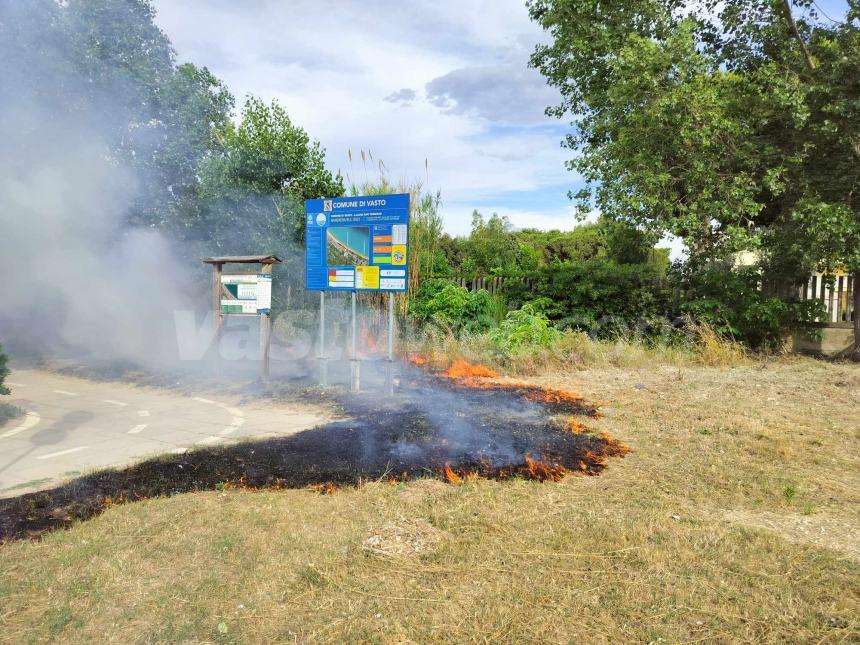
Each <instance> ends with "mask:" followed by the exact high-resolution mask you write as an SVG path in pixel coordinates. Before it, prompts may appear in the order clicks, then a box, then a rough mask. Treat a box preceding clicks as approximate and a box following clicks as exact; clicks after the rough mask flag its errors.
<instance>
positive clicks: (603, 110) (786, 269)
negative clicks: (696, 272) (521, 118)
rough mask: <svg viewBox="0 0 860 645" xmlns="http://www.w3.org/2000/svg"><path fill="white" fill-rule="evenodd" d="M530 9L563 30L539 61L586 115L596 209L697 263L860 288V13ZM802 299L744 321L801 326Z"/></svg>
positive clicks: (805, 2) (647, 6)
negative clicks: (679, 247) (847, 277)
mask: <svg viewBox="0 0 860 645" xmlns="http://www.w3.org/2000/svg"><path fill="white" fill-rule="evenodd" d="M529 9H530V13H531V16H532V18H533V19H534V20H536V21H537V22H538V23H539V24H540V25H541V26H542V27H543V28H544V29H546V30H547V31H548V32H550V33H551V35H552V41H551V42H550V43H549V44H546V45H541V46H539V47H538V48H537V50H536V52H535V54H534V55H533V57H532V64H533V65H534V66H535V67H537V68H538V69H539V70H540V71H541V72H542V73H543V74H544V75H545V76H546V78H547V80H548V82H550V83H551V84H553V85H555V86H556V87H558V88H559V90H560V91H561V94H562V97H563V100H562V103H561V105H559V106H557V107H555V108H553V110H552V111H553V112H554V113H555V114H557V115H558V116H563V115H565V114H570V115H574V118H575V125H576V130H575V133H573V134H571V135H570V136H569V137H568V138H567V140H566V145H567V146H568V147H570V148H572V149H575V150H577V152H578V154H577V155H576V157H575V158H574V159H573V160H572V161H571V162H570V166H571V168H572V169H574V170H577V171H578V172H580V173H581V174H582V176H583V177H584V178H585V180H586V182H587V186H586V188H585V189H584V190H582V191H580V192H578V193H577V194H576V197H577V200H578V206H579V208H580V211H581V212H582V213H585V212H589V211H591V210H592V209H594V208H598V209H599V210H600V211H601V212H602V213H604V214H605V215H606V216H608V217H610V218H612V219H614V220H617V221H623V222H628V223H631V224H635V225H637V226H638V227H639V228H640V229H641V230H644V231H649V232H654V233H655V234H659V233H665V232H670V233H673V234H675V235H677V236H679V237H681V238H682V239H684V240H685V241H686V243H687V246H688V247H689V249H690V252H691V256H692V259H693V260H694V263H695V264H696V265H697V266H699V265H701V264H702V263H704V262H706V261H710V260H715V259H721V258H726V257H729V255H730V253H732V252H733V251H738V250H758V251H760V254H761V259H762V262H763V265H764V266H765V267H767V268H768V270H769V274H770V275H775V276H776V277H778V278H781V279H786V280H788V281H792V282H795V283H802V282H803V281H805V279H806V278H807V276H808V274H809V271H810V269H812V268H815V267H817V266H822V267H825V268H829V269H831V270H832V269H833V268H835V267H837V266H839V267H841V268H843V269H847V270H848V271H849V272H857V273H856V275H857V276H858V279H860V252H858V250H857V249H858V248H860V200H858V197H857V196H858V195H860V163H858V155H860V134H858V132H860V129H858V123H860V102H858V101H857V87H858V82H860V29H858V28H857V20H858V19H860V5H858V3H856V2H853V1H852V2H849V3H848V6H847V8H846V11H847V14H846V15H845V16H844V19H843V20H829V19H825V18H822V17H821V16H819V14H818V13H817V11H816V6H815V3H813V2H812V1H811V0H795V1H794V2H779V1H773V0H727V1H726V2H720V3H717V2H710V1H708V2H704V3H682V2H677V1H676V0H640V1H639V2H633V3H631V2H624V1H622V0H610V1H609V2H607V1H605V0H530V2H529ZM793 13H794V14H795V15H793ZM786 304H787V305H788V306H787V308H786V307H783V306H782V305H779V304H778V303H776V302H769V303H760V305H759V306H757V307H747V308H744V310H743V313H738V316H740V317H743V316H745V315H754V314H753V311H754V310H756V309H757V310H758V312H759V313H760V314H761V315H763V316H766V317H767V318H768V320H767V321H765V320H763V321H762V326H763V327H765V328H770V329H771V330H772V329H773V327H774V325H776V322H775V321H777V320H790V319H791V318H792V317H793V316H794V314H792V313H791V311H794V310H795V309H796V308H795V307H793V305H792V304H791V303H790V302H788V303H786ZM801 317H802V316H801ZM857 330H858V332H860V322H858V325H857ZM770 336H772V334H771V332H768V333H766V334H764V335H763V336H760V335H759V334H753V335H752V336H751V337H757V338H759V340H761V339H762V338H764V337H770ZM857 336H858V339H857V341H858V347H857V350H858V356H860V333H858V334H857ZM768 342H770V341H768Z"/></svg>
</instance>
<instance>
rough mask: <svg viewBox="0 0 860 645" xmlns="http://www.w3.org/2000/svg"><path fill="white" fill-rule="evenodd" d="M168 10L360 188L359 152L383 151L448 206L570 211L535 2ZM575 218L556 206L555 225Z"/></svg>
mask: <svg viewBox="0 0 860 645" xmlns="http://www.w3.org/2000/svg"><path fill="white" fill-rule="evenodd" d="M154 4H155V8H156V10H157V16H156V22H157V24H158V25H159V26H160V27H161V28H162V29H164V31H165V32H166V33H167V35H168V36H169V37H170V39H171V40H172V41H173V43H174V45H175V47H176V49H177V52H178V56H179V59H180V60H182V61H185V60H188V61H191V62H194V63H195V64H197V65H201V66H202V65H205V66H207V67H209V69H210V70H211V71H212V72H213V73H214V74H215V75H216V76H218V77H220V78H222V79H223V80H225V81H226V82H227V84H228V86H229V87H230V88H231V90H232V91H233V92H234V93H235V94H236V96H237V98H238V99H239V101H240V102H241V100H242V99H243V98H244V96H245V95H246V94H254V95H256V96H260V97H261V98H263V99H264V100H271V99H277V100H278V101H280V102H281V103H282V104H283V105H284V107H285V108H286V109H287V110H288V112H289V114H290V116H291V118H292V119H293V121H294V122H295V123H298V124H300V125H301V126H303V127H304V128H305V129H307V131H308V133H309V134H310V135H311V136H312V137H313V138H316V139H319V140H320V141H321V142H322V144H323V146H324V147H326V149H327V152H328V163H329V166H330V167H331V168H332V169H334V170H337V169H340V170H342V171H344V173H348V174H350V175H351V176H352V177H353V179H356V180H358V181H361V180H363V179H364V176H365V168H364V166H363V165H362V164H361V162H358V163H355V162H354V163H353V164H352V165H350V163H349V161H348V159H347V151H348V150H352V152H353V158H354V159H355V158H356V154H357V152H358V151H359V149H365V150H368V149H369V150H372V152H373V156H374V158H375V159H376V160H378V159H382V160H384V162H385V165H386V167H387V168H388V169H389V171H390V175H391V177H392V179H395V180H396V179H400V178H410V179H422V180H425V182H426V183H427V185H428V188H430V189H433V190H435V189H440V190H441V191H442V194H443V200H444V202H445V203H446V204H469V203H473V202H474V203H476V204H477V203H478V202H479V201H484V202H486V201H487V200H492V199H493V198H494V197H496V196H499V195H501V194H503V193H507V192H510V191H533V192H534V193H535V196H536V197H544V195H543V193H545V192H546V191H552V192H553V198H554V199H549V200H548V199H536V200H535V201H536V202H541V203H546V202H554V203H555V202H556V201H557V202H558V203H564V193H565V192H566V190H567V187H570V186H571V185H573V183H574V182H575V181H576V176H575V175H574V174H572V173H570V172H568V171H567V170H566V169H565V168H564V161H565V159H567V158H568V157H569V156H570V151H566V150H564V149H562V148H560V146H559V141H560V139H561V138H562V131H561V130H560V129H559V128H557V127H547V125H548V124H555V125H557V124H558V122H557V121H555V120H554V119H549V118H548V117H545V116H543V115H542V110H543V108H544V107H546V106H547V105H550V104H552V103H554V102H555V99H554V97H555V94H554V91H553V90H550V89H549V88H547V87H546V86H545V85H544V84H543V82H542V78H541V77H540V76H539V75H538V74H537V73H536V72H534V70H530V69H528V68H527V66H526V64H527V60H528V55H529V52H530V51H531V50H532V49H533V47H534V45H535V44H536V43H537V42H539V41H540V40H542V39H543V38H544V37H543V34H542V33H541V31H540V30H539V29H538V28H537V27H536V26H535V25H533V24H532V23H531V22H530V21H529V19H528V14H527V10H526V8H525V6H524V3H523V2H522V0H470V1H463V0H459V1H457V2H455V1H454V0H442V1H440V2H423V3H403V2H396V1H394V0H366V1H365V2H362V3H357V2H352V1H347V0H342V1H334V0H328V1H326V0H317V1H311V0H291V2H289V3H285V2H278V1H276V0H247V1H245V2H241V3H237V2H232V1H230V0H185V1H183V2H176V0H155V3H154ZM445 102H447V103H445ZM434 103H435V104H434ZM440 103H443V104H444V108H443V109H440V107H439V105H438V104H440ZM544 104H545V105H544ZM425 160H427V165H428V167H429V173H427V172H426V171H425ZM366 172H367V175H368V177H369V178H371V179H373V178H374V177H375V176H376V175H377V172H376V168H375V166H373V167H371V166H370V165H368V168H367V171H366ZM560 186H566V187H564V188H560ZM502 210H504V211H505V212H506V213H507V214H509V215H510V216H511V220H512V221H513V223H514V225H516V226H518V227H524V226H531V225H533V224H530V223H529V222H537V221H539V218H538V215H540V213H538V212H536V211H535V212H531V211H521V212H518V211H516V210H515V209H514V210H511V209H507V210H505V209H500V212H502ZM469 212H471V209H469ZM563 214H564V208H563V207H562V208H559V207H558V206H557V205H553V206H551V207H548V210H547V211H544V212H543V215H541V217H543V218H544V219H546V221H550V220H553V219H554V218H559V217H563V216H564V215H563ZM443 216H444V217H445V220H446V227H447V228H448V229H449V230H452V231H453V230H455V229H459V228H460V212H459V211H456V210H454V209H453V208H449V207H447V206H445V207H443ZM520 218H521V220H522V221H520Z"/></svg>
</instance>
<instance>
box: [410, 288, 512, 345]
mask: <svg viewBox="0 0 860 645" xmlns="http://www.w3.org/2000/svg"><path fill="white" fill-rule="evenodd" d="M498 307H499V305H498V302H497V301H494V300H493V297H492V296H490V294H489V293H487V292H486V291H484V290H483V289H482V290H479V291H475V292H471V291H468V290H466V289H464V288H463V287H459V286H457V285H455V284H453V283H451V282H449V281H448V280H444V279H443V280H427V281H425V282H423V283H422V284H421V287H420V288H419V289H418V291H417V293H416V294H415V295H414V296H413V297H412V299H411V300H410V301H409V314H410V316H411V317H412V318H413V319H414V320H415V321H416V322H418V323H433V324H435V325H436V326H438V327H440V328H442V329H446V330H451V331H453V332H454V333H459V332H460V331H463V330H467V331H481V330H485V329H488V328H490V327H491V326H492V325H493V324H494V314H496V315H497V312H498Z"/></svg>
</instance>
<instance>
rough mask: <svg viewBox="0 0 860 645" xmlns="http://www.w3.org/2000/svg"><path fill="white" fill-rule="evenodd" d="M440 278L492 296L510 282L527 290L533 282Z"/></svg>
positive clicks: (504, 278) (514, 278)
mask: <svg viewBox="0 0 860 645" xmlns="http://www.w3.org/2000/svg"><path fill="white" fill-rule="evenodd" d="M438 277H440V278H444V279H445V280H450V281H451V282H453V283H454V284H456V285H457V286H458V287H463V288H464V289H466V290H468V291H479V290H481V289H484V290H485V291H489V292H490V293H492V294H495V293H498V292H499V291H501V290H502V289H503V288H504V286H505V285H506V284H510V283H511V282H519V283H520V284H524V285H525V286H526V287H528V288H529V289H532V288H533V287H534V280H533V279H532V278H526V277H522V278H520V277H514V276H501V275H496V276H482V277H474V278H464V277H462V276H458V277H453V278H452V277H449V276H438Z"/></svg>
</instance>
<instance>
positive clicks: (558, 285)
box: [505, 259, 668, 335]
mask: <svg viewBox="0 0 860 645" xmlns="http://www.w3.org/2000/svg"><path fill="white" fill-rule="evenodd" d="M530 278H531V282H532V286H529V284H528V283H526V282H520V281H515V280H510V281H508V282H506V283H505V293H506V295H507V297H508V300H509V302H510V304H511V305H512V306H517V305H520V304H524V303H527V302H529V301H531V302H532V304H533V305H534V306H535V307H537V308H538V309H539V310H540V311H542V312H543V313H544V314H545V315H546V316H547V317H548V318H549V319H550V320H552V321H554V322H555V324H556V325H557V326H559V327H563V328H575V329H582V330H586V331H594V330H595V329H596V328H598V331H599V333H602V334H607V335H611V334H612V333H614V332H615V331H617V326H619V325H620V326H621V327H626V326H629V325H633V324H636V323H637V322H638V321H640V320H642V319H646V318H655V317H658V316H660V315H662V314H665V312H666V310H667V309H668V293H667V289H666V287H665V285H664V283H663V281H662V279H661V278H662V276H661V275H660V273H659V272H658V270H657V269H655V268H654V267H653V266H650V265H642V264H630V265H621V264H617V263H615V262H612V261H609V260H603V259H592V260H588V261H585V262H569V263H567V264H559V265H556V266H552V267H545V268H542V269H541V270H539V271H537V272H536V273H533V274H531V275H530Z"/></svg>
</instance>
